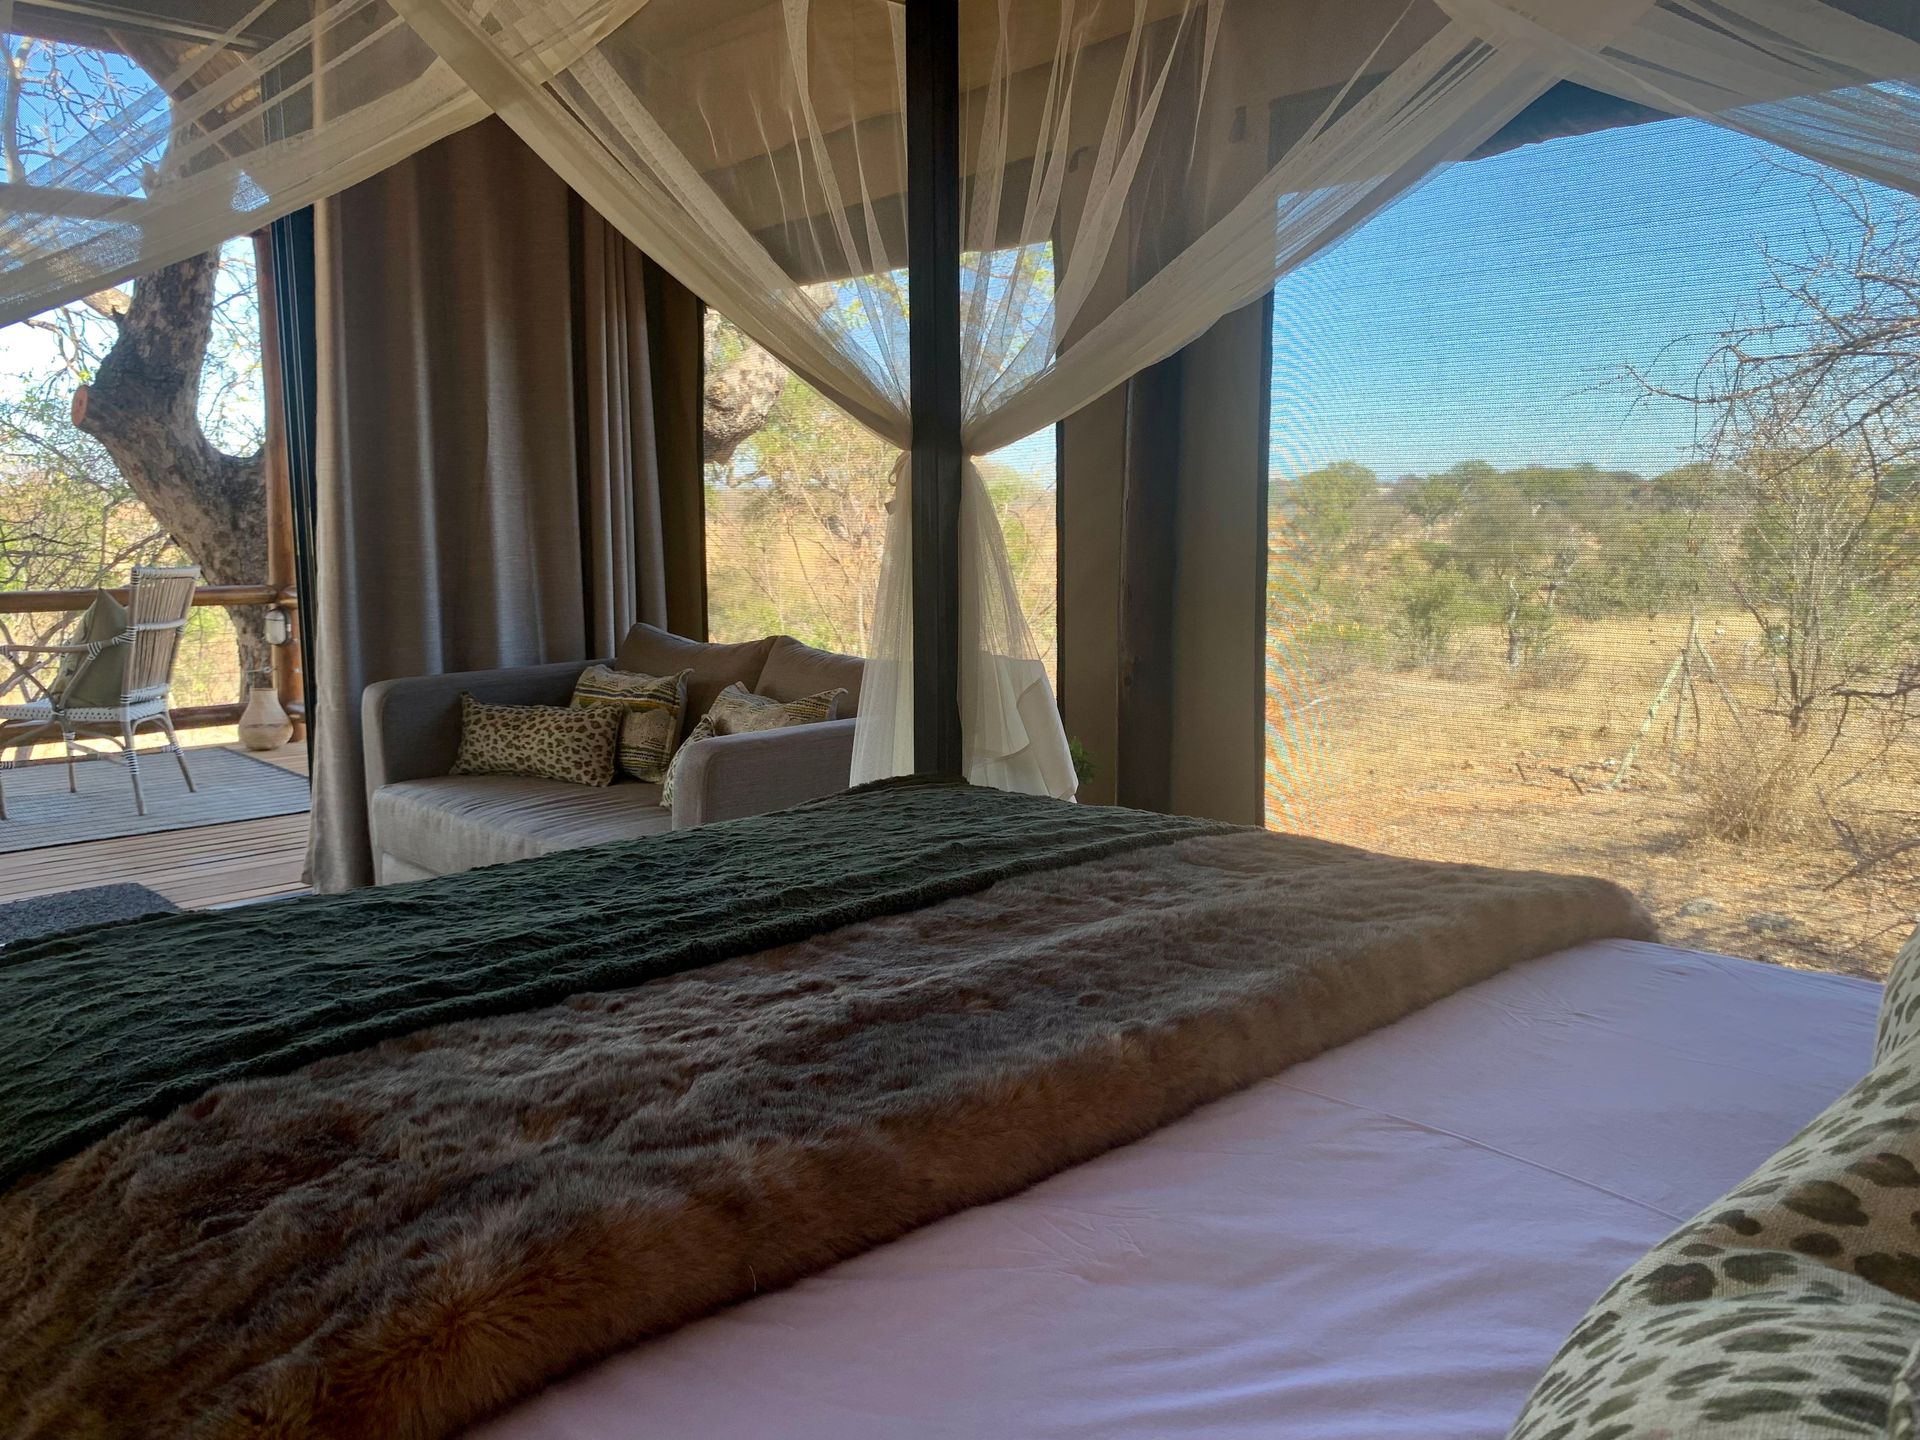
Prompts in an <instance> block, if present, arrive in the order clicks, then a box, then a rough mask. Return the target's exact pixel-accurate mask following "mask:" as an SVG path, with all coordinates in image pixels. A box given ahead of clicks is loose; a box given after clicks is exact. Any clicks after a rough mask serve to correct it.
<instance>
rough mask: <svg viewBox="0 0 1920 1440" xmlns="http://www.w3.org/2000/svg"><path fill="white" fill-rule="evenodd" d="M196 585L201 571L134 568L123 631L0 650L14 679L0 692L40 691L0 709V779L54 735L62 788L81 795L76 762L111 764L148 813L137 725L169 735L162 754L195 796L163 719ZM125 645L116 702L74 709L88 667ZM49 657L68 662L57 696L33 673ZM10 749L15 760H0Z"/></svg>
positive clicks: (2, 804) (168, 721) (2, 803)
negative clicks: (103, 747) (63, 760)
mask: <svg viewBox="0 0 1920 1440" xmlns="http://www.w3.org/2000/svg"><path fill="white" fill-rule="evenodd" d="M199 583H200V567H199V566H197V565H180V566H157V565H145V566H136V567H135V568H134V572H133V584H132V586H131V589H130V595H129V598H128V602H127V622H126V628H125V629H124V630H122V631H121V632H120V633H119V634H117V635H114V636H111V637H110V638H106V639H98V638H96V639H94V640H91V641H87V642H83V643H80V644H67V645H0V656H4V657H5V658H6V659H8V660H11V661H12V662H13V664H14V674H13V676H12V678H11V679H9V680H8V682H7V684H6V685H5V686H4V687H0V693H4V692H5V690H10V689H12V688H13V687H14V686H15V685H16V684H20V685H25V686H27V687H28V688H30V689H33V690H38V691H39V692H40V693H39V694H38V695H37V696H36V697H34V698H32V699H28V700H22V701H15V702H12V703H0V775H4V774H5V772H6V771H8V770H10V769H12V768H13V767H14V766H15V765H17V764H19V763H20V761H19V758H18V757H19V755H20V753H21V752H22V751H23V750H24V749H25V748H26V747H28V746H30V745H32V744H34V743H36V742H37V741H40V740H47V739H51V738H52V737H53V736H54V735H56V734H57V735H59V736H60V737H61V739H62V740H63V741H64V742H65V744H66V752H67V789H68V791H69V792H72V791H76V790H78V788H79V786H78V785H77V783H76V781H75V776H74V761H75V760H76V759H89V760H110V761H113V762H114V763H116V764H123V765H125V766H126V767H127V774H128V775H129V777H130V778H131V779H132V781H133V806H134V809H135V810H136V811H137V812H138V813H139V814H141V815H145V814H146V813H147V802H146V798H145V797H144V796H143V795H142V794H141V793H140V753H139V751H138V750H137V749H136V748H135V747H134V732H135V731H137V730H138V729H139V728H140V727H141V726H142V725H149V724H152V725H158V726H159V727H160V728H161V729H162V730H164V731H166V735H167V749H168V751H169V752H171V754H172V755H173V758H174V759H175V760H176V761H178V762H179V765H180V774H181V777H182V778H183V779H184V780H185V781H186V782H187V789H188V790H192V789H193V788H194V785H193V773H192V772H191V771H189V770H188V769H187V757H186V755H185V754H184V753H182V751H181V749H180V738H179V736H177V735H175V734H174V730H173V717H172V716H171V715H170V714H168V713H167V698H168V692H169V691H170V690H171V689H172V687H173V664H174V661H175V659H176V658H178V656H179V653H180V634H181V632H182V631H183V630H185V629H186V628H187V614H188V612H189V611H190V610H191V609H192V607H193V592H194V589H195V587H196V586H198V584H199ZM122 645H124V646H126V647H127V652H126V660H127V669H126V677H125V679H124V680H123V681H122V682H121V686H120V696H119V699H118V700H117V701H116V702H113V703H107V704H102V703H98V698H99V697H94V698H93V700H92V702H91V703H74V702H73V700H72V698H71V697H73V696H74V694H75V692H76V691H81V690H84V689H85V688H86V687H84V686H83V685H81V683H80V681H81V677H82V676H83V675H85V673H86V672H87V669H88V667H90V666H93V665H96V664H98V663H99V661H100V657H101V656H102V655H103V654H105V653H106V652H108V651H109V650H112V649H113V648H115V647H117V646H122ZM47 655H58V656H62V657H65V658H66V659H68V661H69V664H68V665H67V666H66V667H64V668H65V674H64V676H63V681H64V683H62V684H61V685H60V688H59V689H58V690H57V691H56V690H54V689H51V688H49V687H48V686H46V685H44V684H42V683H41V681H40V680H39V678H38V677H37V676H36V675H35V674H34V673H33V671H32V669H31V667H32V666H33V665H34V664H35V663H36V662H37V661H38V660H39V659H40V657H43V656H47ZM81 740H106V741H110V742H112V743H114V744H116V745H118V746H119V747H120V753H119V754H110V753H107V752H105V751H99V750H89V749H87V748H86V747H85V746H83V745H80V744H79V742H80V741H81ZM9 750H12V751H13V754H14V758H13V759H11V760H9V759H6V758H5V756H6V754H7V752H8V751H9ZM6 818H7V805H6V797H5V794H4V792H3V791H0V820H5V819H6Z"/></svg>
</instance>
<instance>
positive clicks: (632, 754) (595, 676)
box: [573, 665, 693, 783]
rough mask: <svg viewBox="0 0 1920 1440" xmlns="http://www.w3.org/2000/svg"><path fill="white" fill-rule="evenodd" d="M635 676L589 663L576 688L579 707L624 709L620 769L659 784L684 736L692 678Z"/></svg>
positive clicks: (682, 674)
mask: <svg viewBox="0 0 1920 1440" xmlns="http://www.w3.org/2000/svg"><path fill="white" fill-rule="evenodd" d="M692 673H693V672H692V671H691V670H682V671H681V672H680V673H679V674H677V675H635V674H632V673H630V672H628V671H625V670H614V669H610V668H609V667H607V666H605V665H589V666H588V667H587V668H586V669H585V670H583V671H581V672H580V678H579V680H578V681H576V682H575V684H574V687H573V703H574V704H575V705H580V706H586V705H611V706H615V707H617V708H618V709H619V710H620V715H621V718H620V745H619V749H618V752H617V758H618V760H619V762H620V771H621V773H622V774H624V775H631V776H632V777H633V778H634V779H635V780H645V781H647V782H649V783H657V782H658V781H659V780H660V778H661V777H662V776H663V775H665V774H666V771H667V762H668V761H669V760H671V759H672V758H673V751H674V747H675V743H676V742H677V741H678V740H679V738H680V712H681V711H682V710H683V709H685V708H686V703H687V676H689V675H691V674H692Z"/></svg>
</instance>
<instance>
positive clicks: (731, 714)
mask: <svg viewBox="0 0 1920 1440" xmlns="http://www.w3.org/2000/svg"><path fill="white" fill-rule="evenodd" d="M846 693H847V692H846V691H845V690H822V691H821V692H820V693H819V694H818V695H808V696H806V697H804V698H802V699H799V700H775V699H774V698H773V697H772V696H771V695H756V694H754V693H753V692H752V691H751V690H749V689H747V687H746V686H744V685H729V686H728V687H727V688H726V689H724V690H722V691H721V692H720V693H719V695H718V696H716V697H715V698H714V702H713V704H712V706H711V707H710V708H709V709H708V710H707V718H708V719H710V720H712V721H713V733H714V734H716V735H749V734H752V733H753V732H754V731H756V730H785V729H786V728H787V727H788V726H791V725H817V724H819V723H820V722H821V721H822V720H831V719H833V718H834V716H835V715H836V714H838V713H839V710H840V697H841V696H843V695H845V694H846Z"/></svg>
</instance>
